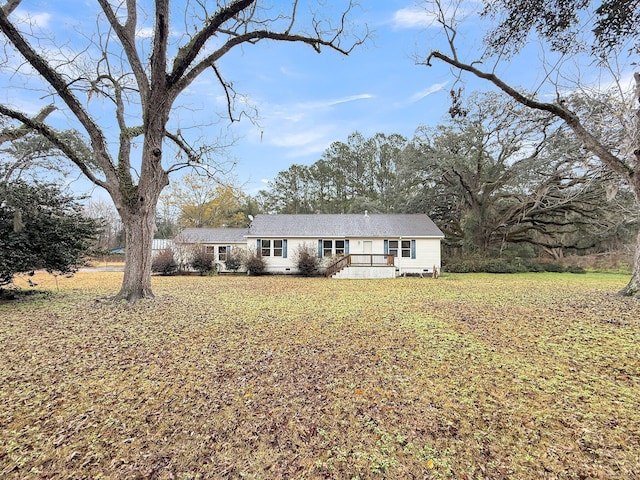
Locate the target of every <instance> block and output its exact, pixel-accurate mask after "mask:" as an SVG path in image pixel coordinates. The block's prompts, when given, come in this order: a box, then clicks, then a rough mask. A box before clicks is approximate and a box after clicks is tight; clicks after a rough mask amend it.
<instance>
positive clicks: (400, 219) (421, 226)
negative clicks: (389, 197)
mask: <svg viewBox="0 0 640 480" xmlns="http://www.w3.org/2000/svg"><path fill="white" fill-rule="evenodd" d="M248 236H252V237H259V236H265V237H316V238H323V237H371V238H375V237H384V238H389V237H414V238H416V237H444V234H443V233H442V231H440V229H439V228H438V227H437V226H436V224H435V223H433V221H432V220H431V219H430V218H429V217H428V216H427V215H424V214H369V215H366V216H365V215H363V214H362V215H361V214H337V215H332V214H317V215H314V214H311V215H257V216H256V217H255V219H254V220H253V222H252V223H251V227H249V233H248Z"/></svg>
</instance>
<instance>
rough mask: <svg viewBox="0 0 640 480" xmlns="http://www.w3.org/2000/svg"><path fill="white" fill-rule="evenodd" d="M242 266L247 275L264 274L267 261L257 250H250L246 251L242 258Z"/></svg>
mask: <svg viewBox="0 0 640 480" xmlns="http://www.w3.org/2000/svg"><path fill="white" fill-rule="evenodd" d="M244 266H245V267H246V269H247V272H249V275H264V274H265V272H266V270H267V261H266V260H265V259H264V258H263V257H262V255H259V254H258V253H257V252H254V251H251V252H248V253H247V256H246V258H245V260H244Z"/></svg>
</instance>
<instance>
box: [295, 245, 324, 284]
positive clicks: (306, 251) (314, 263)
mask: <svg viewBox="0 0 640 480" xmlns="http://www.w3.org/2000/svg"><path fill="white" fill-rule="evenodd" d="M320 260H321V259H319V258H318V250H316V249H315V248H313V247H312V246H310V245H309V244H306V243H303V244H302V245H299V246H298V247H297V248H296V249H295V251H294V252H293V261H294V262H295V264H296V267H297V268H298V272H299V273H300V275H303V276H305V277H310V276H311V275H315V274H316V273H318V270H319V267H320Z"/></svg>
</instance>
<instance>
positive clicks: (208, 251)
mask: <svg viewBox="0 0 640 480" xmlns="http://www.w3.org/2000/svg"><path fill="white" fill-rule="evenodd" d="M215 249H216V247H215V245H205V246H204V253H205V254H207V255H213V254H215Z"/></svg>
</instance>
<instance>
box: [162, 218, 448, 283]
mask: <svg viewBox="0 0 640 480" xmlns="http://www.w3.org/2000/svg"><path fill="white" fill-rule="evenodd" d="M443 238H444V234H443V233H442V232H441V231H440V229H439V228H438V227H437V226H436V225H435V223H433V221H432V220H431V219H430V218H429V217H428V216H427V215H424V214H369V213H366V212H365V214H364V215H361V214H304V215H300V214H296V215H293V214H291V215H289V214H288V215H256V217H255V218H253V219H252V221H251V225H250V226H249V228H248V229H238V228H187V229H185V230H183V231H182V232H181V233H180V234H179V235H178V236H177V237H176V238H175V240H174V243H175V246H176V248H177V249H178V250H180V249H182V248H192V247H193V246H195V245H198V246H200V248H203V249H204V250H205V252H207V253H209V254H211V255H212V256H213V258H214V262H215V263H216V264H217V267H218V270H219V271H222V272H224V271H226V270H225V265H224V264H225V261H226V259H227V256H228V255H230V254H231V253H232V252H233V251H235V249H243V250H245V251H253V252H256V253H257V254H258V255H261V256H262V257H263V258H264V259H265V260H266V264H267V272H269V273H281V274H295V273H297V268H296V264H295V252H296V251H297V250H298V249H299V248H301V247H306V248H309V249H313V251H314V252H315V254H317V255H318V257H320V258H322V259H323V261H322V266H323V267H322V268H323V271H325V274H326V275H327V276H332V277H335V278H393V277H396V276H398V275H406V274H414V275H415V274H418V275H427V274H428V275H432V274H433V272H434V269H435V271H436V272H438V271H440V265H441V257H440V242H441V241H442V239H443Z"/></svg>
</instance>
